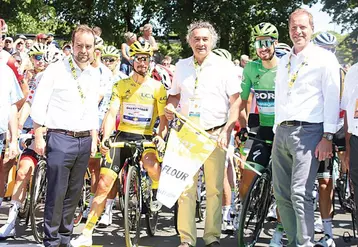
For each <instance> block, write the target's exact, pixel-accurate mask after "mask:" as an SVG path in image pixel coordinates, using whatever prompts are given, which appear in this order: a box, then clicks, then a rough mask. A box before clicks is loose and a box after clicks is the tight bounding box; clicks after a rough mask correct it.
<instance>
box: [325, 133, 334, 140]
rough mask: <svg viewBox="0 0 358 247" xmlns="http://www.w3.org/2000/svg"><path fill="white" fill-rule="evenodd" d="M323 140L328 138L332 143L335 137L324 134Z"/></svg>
mask: <svg viewBox="0 0 358 247" xmlns="http://www.w3.org/2000/svg"><path fill="white" fill-rule="evenodd" d="M323 138H326V139H327V140H328V141H332V140H333V135H332V134H331V133H323Z"/></svg>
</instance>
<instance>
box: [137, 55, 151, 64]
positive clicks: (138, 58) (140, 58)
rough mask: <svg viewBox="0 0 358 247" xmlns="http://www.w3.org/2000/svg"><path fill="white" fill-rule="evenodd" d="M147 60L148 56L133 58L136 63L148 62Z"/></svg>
mask: <svg viewBox="0 0 358 247" xmlns="http://www.w3.org/2000/svg"><path fill="white" fill-rule="evenodd" d="M149 60H150V57H148V56H143V57H138V56H134V61H136V62H137V63H140V62H148V61H149Z"/></svg>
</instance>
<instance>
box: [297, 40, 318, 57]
mask: <svg viewBox="0 0 358 247" xmlns="http://www.w3.org/2000/svg"><path fill="white" fill-rule="evenodd" d="M314 46H315V45H314V44H313V43H312V42H310V43H309V44H308V45H307V46H306V47H305V48H303V50H302V51H300V52H299V53H297V54H295V53H294V46H293V47H292V50H291V54H292V56H296V57H308V55H309V54H310V53H311V50H312V48H313V47H314Z"/></svg>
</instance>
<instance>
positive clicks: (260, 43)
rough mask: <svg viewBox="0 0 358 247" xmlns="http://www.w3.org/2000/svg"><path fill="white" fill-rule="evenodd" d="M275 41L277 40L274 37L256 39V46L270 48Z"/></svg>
mask: <svg viewBox="0 0 358 247" xmlns="http://www.w3.org/2000/svg"><path fill="white" fill-rule="evenodd" d="M274 43H275V40H273V39H262V40H256V41H255V48H256V49H258V48H263V47H265V48H269V47H271V46H272V45H273V44H274Z"/></svg>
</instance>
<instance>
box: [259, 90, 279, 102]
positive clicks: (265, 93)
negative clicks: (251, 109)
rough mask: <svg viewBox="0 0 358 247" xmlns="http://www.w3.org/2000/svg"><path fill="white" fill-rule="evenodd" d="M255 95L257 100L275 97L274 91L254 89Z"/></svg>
mask: <svg viewBox="0 0 358 247" xmlns="http://www.w3.org/2000/svg"><path fill="white" fill-rule="evenodd" d="M255 97H256V99H258V100H260V99H261V100H262V99H267V100H270V99H273V100H274V99H275V93H274V92H268V91H256V92H255Z"/></svg>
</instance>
